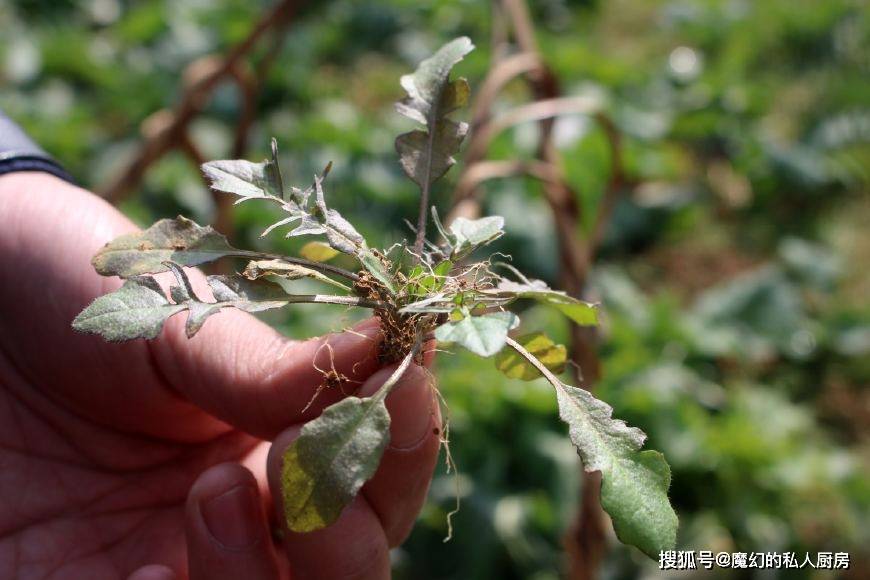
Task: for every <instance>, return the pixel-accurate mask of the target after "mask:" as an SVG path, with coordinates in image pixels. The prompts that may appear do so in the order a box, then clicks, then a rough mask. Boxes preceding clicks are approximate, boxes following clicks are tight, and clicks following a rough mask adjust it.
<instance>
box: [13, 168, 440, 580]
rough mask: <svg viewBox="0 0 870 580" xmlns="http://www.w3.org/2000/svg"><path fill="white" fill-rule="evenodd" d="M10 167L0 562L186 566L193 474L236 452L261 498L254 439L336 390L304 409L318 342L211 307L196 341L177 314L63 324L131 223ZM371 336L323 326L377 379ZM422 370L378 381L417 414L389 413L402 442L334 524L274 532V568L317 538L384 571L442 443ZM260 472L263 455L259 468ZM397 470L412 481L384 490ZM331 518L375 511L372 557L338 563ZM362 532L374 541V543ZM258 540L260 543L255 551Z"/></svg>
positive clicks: (80, 574) (100, 568) (72, 569)
mask: <svg viewBox="0 0 870 580" xmlns="http://www.w3.org/2000/svg"><path fill="white" fill-rule="evenodd" d="M22 182H23V180H20V179H19V180H17V181H13V180H12V179H11V176H10V177H6V178H3V179H0V223H4V224H7V227H5V228H4V229H2V230H0V279H2V280H3V281H4V284H2V285H0V465H2V466H3V469H2V471H0V502H2V504H3V505H2V509H0V534H2V539H0V577H3V578H7V577H8V578H13V577H20V578H42V577H48V576H51V577H61V578H65V577H68V578H113V579H114V578H126V576H127V575H128V574H130V573H131V572H132V571H133V570H135V569H136V568H138V567H140V566H142V565H144V564H148V563H162V564H165V565H168V566H169V567H171V568H172V569H173V570H175V571H176V572H179V573H182V574H183V571H184V569H185V561H186V560H188V559H189V558H193V557H194V555H192V554H188V551H187V548H186V547H185V517H188V520H187V526H188V529H187V536H188V537H187V538H186V540H187V542H188V544H190V542H191V538H190V525H191V524H190V520H189V518H190V513H189V512H190V501H191V500H190V496H191V495H192V494H193V492H191V486H192V485H193V484H194V482H195V481H196V480H197V478H199V477H200V476H201V474H202V473H203V471H205V470H207V469H208V468H209V467H211V466H213V465H217V464H219V463H223V462H236V463H241V462H245V463H246V464H247V466H248V467H250V468H251V469H252V471H253V472H254V476H255V478H256V480H257V485H258V487H259V488H260V489H261V491H262V492H263V493H264V496H265V497H266V500H265V501H266V503H267V504H268V503H269V499H268V489H269V484H268V483H267V475H266V466H265V465H264V459H265V456H266V452H267V450H268V444H267V443H265V442H264V440H273V439H275V438H276V437H278V441H279V442H281V441H282V438H283V443H280V444H279V443H276V447H280V445H281V444H286V443H287V442H289V440H291V439H292V437H293V436H295V433H296V432H298V426H297V427H292V426H293V425H298V424H299V423H301V422H304V420H307V419H310V418H311V417H313V416H315V415H316V414H317V413H319V411H320V410H321V409H322V408H323V406H324V405H326V404H329V403H330V402H332V401H334V400H336V399H337V398H338V396H340V395H339V394H338V393H326V394H325V395H324V396H321V397H319V398H318V405H316V406H312V408H311V409H310V410H309V411H308V412H307V413H306V414H305V415H304V416H303V415H300V409H302V408H303V407H304V406H305V403H307V402H308V400H309V399H310V398H311V396H312V394H313V392H314V390H315V389H316V388H317V386H318V385H319V383H320V379H321V376H320V375H319V373H318V371H317V370H316V369H315V367H314V365H312V361H313V360H314V359H315V358H317V357H318V356H325V355H327V353H326V352H324V350H325V349H319V346H320V344H322V341H310V342H305V343H288V342H287V341H285V340H283V339H282V338H281V337H280V336H278V335H277V334H276V333H274V332H273V331H272V330H271V329H269V328H268V327H266V326H265V325H263V324H262V323H260V322H258V321H256V320H255V319H253V318H252V317H250V316H247V315H244V314H241V313H225V314H222V315H221V316H220V317H217V318H216V319H215V321H214V322H210V323H209V324H207V325H206V327H205V328H204V329H203V330H202V332H201V333H200V334H199V335H197V337H196V338H195V339H193V340H191V341H187V340H186V339H185V338H184V335H183V332H182V331H181V328H180V323H181V321H178V320H170V322H169V323H168V324H167V328H166V329H165V330H164V332H163V334H162V336H161V337H160V338H159V339H158V340H156V341H153V342H150V343H148V342H143V341H136V342H132V343H125V344H111V345H110V344H105V343H102V342H101V341H100V340H99V339H96V338H94V337H84V336H80V335H76V334H75V333H73V332H72V331H71V329H70V327H69V323H70V321H71V320H72V318H73V317H74V316H75V315H76V314H77V313H78V311H79V310H81V308H82V307H83V306H85V305H86V304H87V303H88V302H89V301H90V300H91V299H93V298H94V297H95V296H97V295H99V294H102V293H104V292H105V291H107V290H109V289H111V287H114V286H117V284H118V282H117V281H114V280H108V279H102V278H99V277H98V276H96V275H95V274H93V272H92V271H91V269H90V267H89V265H88V262H89V259H90V256H91V255H92V254H93V253H94V251H95V250H96V249H97V248H99V247H100V246H101V245H102V244H103V243H105V242H106V241H108V240H109V239H111V238H113V237H115V236H117V235H119V234H121V233H124V232H125V231H127V230H129V229H131V228H132V226H131V225H130V224H129V222H127V220H126V219H125V218H123V216H121V215H120V214H118V213H117V212H116V211H114V210H113V209H112V208H110V207H109V206H107V205H106V204H104V203H103V202H102V201H101V200H99V199H97V198H95V197H93V196H91V195H89V194H87V193H86V192H83V191H81V190H78V189H75V188H71V187H69V186H66V185H63V184H61V183H60V182H59V181H57V180H55V179H54V178H50V177H48V176H30V177H29V178H28V179H27V180H26V182H25V183H26V187H25V189H26V191H23V190H21V189H20V188H21V187H22V186H21V185H20V184H21V183H22ZM376 335H377V328H376V326H375V325H372V324H369V325H367V326H365V327H363V328H362V329H361V333H360V334H347V333H345V334H342V335H334V336H332V337H331V338H330V339H329V340H330V344H331V345H332V346H333V347H334V348H333V350H334V351H335V353H336V355H337V356H336V365H337V367H339V370H341V371H342V372H344V373H345V374H348V375H352V376H354V377H355V378H358V379H359V380H361V381H366V385H368V383H369V382H373V381H374V382H376V381H377V380H380V381H381V382H383V380H384V378H385V375H384V372H385V369H381V370H378V369H377V363H376V359H375V357H374V356H372V355H373V353H374V352H375V351H376V349H374V348H373V345H374V340H373V338H374V337H375V336H376ZM359 361H362V363H360V362H359ZM319 366H325V364H323V365H319ZM382 375H383V376H382ZM419 376H422V375H419ZM367 379H368V380H367ZM418 382H420V383H421V387H422V388H415V389H399V390H397V391H396V392H395V393H394V395H391V399H393V401H392V406H391V407H390V411H391V414H394V415H396V413H395V410H396V409H398V408H399V407H402V409H401V413H402V414H403V415H404V414H405V408H406V407H407V408H408V413H411V414H412V415H416V417H412V418H411V419H405V418H402V419H398V418H397V417H395V416H394V424H393V429H392V431H393V440H394V444H395V443H396V442H397V441H400V440H401V441H404V442H405V443H409V444H412V445H404V444H402V445H398V446H396V447H395V448H394V449H392V450H390V451H388V452H387V453H386V454H385V457H384V461H383V462H382V464H381V468H380V470H379V472H378V474H377V475H376V476H375V478H374V479H373V480H372V481H371V482H369V484H367V486H366V487H365V488H364V490H363V495H364V499H359V500H358V502H356V504H359V505H360V506H361V507H359V508H354V509H350V510H348V511H347V512H346V513H345V514H344V515H343V516H342V520H340V522H339V524H336V526H333V528H334V529H327V530H325V531H324V532H318V533H316V534H310V535H307V536H305V537H299V538H295V539H294V538H291V539H290V541H288V542H287V543H285V548H286V549H285V551H284V552H283V553H282V555H281V556H280V558H279V560H278V561H279V565H280V566H281V567H286V565H287V559H288V557H289V560H290V564H289V565H290V566H291V567H293V568H294V571H296V569H298V570H302V569H306V570H309V571H311V570H315V571H316V570H317V569H318V566H321V567H322V565H321V564H317V562H314V561H311V562H309V561H305V559H306V558H307V559H311V558H312V557H313V556H312V555H311V552H312V550H311V548H317V550H320V551H321V552H322V554H321V555H322V556H323V558H324V559H325V561H326V564H323V566H326V567H327V568H329V566H332V567H336V566H339V565H342V566H350V567H351V568H353V566H356V565H357V564H360V565H362V568H360V570H361V573H360V574H357V575H356V576H353V575H351V576H349V577H378V576H381V575H383V574H384V573H385V572H384V566H386V564H384V562H387V560H386V549H387V547H388V546H391V545H395V544H396V543H398V542H399V541H401V539H402V538H403V537H404V536H405V535H406V534H407V532H408V530H409V529H410V525H411V523H412V522H413V519H414V516H415V515H416V512H417V510H418V509H419V507H420V503H421V502H422V499H423V497H424V494H425V490H426V486H427V484H428V479H429V476H430V474H431V469H432V465H433V463H434V460H435V456H436V454H437V447H438V443H437V437H433V436H423V435H422V434H421V430H420V427H422V428H423V429H424V431H423V433H430V434H431V432H432V429H431V425H430V423H431V422H432V421H437V420H438V418H437V410H436V411H433V412H432V413H431V415H432V416H431V417H429V415H430V413H429V408H430V406H431V394H430V393H429V391H428V388H427V387H426V385H425V384H424V381H418ZM366 388H372V387H371V386H364V387H363V390H365V389H366ZM403 391H404V393H403ZM388 406H389V405H388ZM420 415H424V417H422V418H421V417H420ZM415 422H416V424H417V426H416V427H414V424H415ZM288 427H290V429H288ZM403 429H404V430H406V431H407V430H409V429H410V430H411V431H413V433H410V435H409V434H408V433H404V432H403V431H402V430H403ZM282 431H284V433H283V434H281V432H282ZM279 434H281V435H280V436H279ZM400 447H405V448H400ZM273 471H275V470H274V469H273V466H272V464H271V463H270V474H269V478H272V479H274V478H273V473H272V472H273ZM248 477H250V476H249V475H248ZM213 479H214V478H213ZM270 483H272V487H274V485H275V481H274V480H272V481H270ZM197 485H199V483H197ZM396 486H402V488H401V489H405V490H407V489H410V490H411V493H407V492H406V491H403V494H402V495H401V496H400V499H399V500H395V499H393V500H390V499H389V498H391V497H392V498H395V496H396V495H397V493H396V490H397V489H400V488H396ZM186 502H187V504H188V505H186ZM356 504H355V505H356ZM186 509H187V515H186V511H185V510H186ZM269 511H270V512H271V510H269ZM357 512H360V513H363V514H364V515H365V513H368V514H369V516H370V517H369V519H370V520H371V522H369V521H368V520H367V519H366V517H362V516H359V514H357ZM343 520H347V521H348V523H347V524H346V525H348V526H362V527H363V528H365V526H375V525H376V526H377V533H376V534H373V533H367V534H365V535H364V536H361V537H369V536H373V537H375V540H368V539H367V540H365V541H363V542H362V543H363V544H365V543H366V542H372V541H374V542H375V543H376V544H377V542H380V543H381V544H383V545H382V546H381V545H380V544H378V546H379V547H378V546H376V547H378V549H379V550H380V552H383V554H382V556H383V558H381V560H382V562H380V564H378V566H379V567H380V568H379V571H377V570H376V569H375V568H376V567H372V565H371V561H372V558H370V557H369V558H362V556H361V557H360V562H359V563H356V562H353V561H351V562H350V563H346V564H341V562H342V559H344V560H347V556H346V555H345V554H347V553H351V555H352V552H353V549H351V550H348V547H347V546H341V547H340V548H341V550H339V546H333V545H332V544H331V543H330V542H333V540H334V536H336V534H339V535H340V532H341V529H342V526H343V525H344V524H342V521H343ZM357 520H359V521H357ZM361 531H367V530H361ZM378 538H380V539H378ZM333 543H334V542H333ZM302 548H304V549H302ZM363 548H365V550H368V552H366V554H367V555H369V556H370V555H371V553H372V551H371V546H361V547H360V549H361V550H363ZM263 550H264V551H263ZM270 550H271V546H269V549H266V548H261V551H263V554H265V555H266V556H270ZM330 550H336V554H339V553H341V554H342V556H341V557H339V558H335V557H332V556H331V553H330ZM365 550H363V551H362V552H361V554H362V553H363V552H365ZM230 556H232V554H231V555H230ZM230 556H227V557H230ZM232 557H236V556H232ZM221 558H224V556H220V558H218V559H221ZM267 559H268V558H267ZM351 560H353V558H352V557H351ZM375 560H377V559H375ZM215 561H217V560H215ZM224 566H225V567H226V564H224ZM274 566H275V565H274V564H272V565H271V566H265V568H270V569H271V568H274ZM265 568H264V569H265ZM364 568H365V569H364ZM339 571H341V572H342V573H344V571H343V570H339V569H338V568H336V574H337V573H338V572H339ZM52 574H54V575H53V576H52ZM314 575H315V576H316V575H321V576H323V577H328V576H329V575H330V574H329V573H323V574H318V573H314ZM229 577H232V576H229ZM249 577H253V576H249ZM259 577H263V578H272V576H270V575H269V573H266V572H264V573H263V575H262V576H259Z"/></svg>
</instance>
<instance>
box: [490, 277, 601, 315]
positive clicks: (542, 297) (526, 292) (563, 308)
mask: <svg viewBox="0 0 870 580" xmlns="http://www.w3.org/2000/svg"><path fill="white" fill-rule="evenodd" d="M484 293H485V294H493V295H499V296H512V297H514V298H530V299H532V300H537V301H538V302H541V303H542V304H548V305H550V306H552V307H554V308H555V309H556V310H558V311H559V312H561V313H562V314H564V315H565V316H566V317H568V318H570V319H571V320H573V321H574V322H576V323H577V324H579V325H580V326H595V325H596V324H598V306H597V305H596V304H592V303H590V302H584V301H582V300H578V299H576V298H573V297H571V296H569V295H568V294H566V293H564V292H561V291H559V290H553V289H552V288H550V287H549V286H547V285H546V284H545V283H544V282H542V281H541V280H526V283H522V284H520V283H517V282H513V281H512V280H507V279H504V278H503V279H502V280H501V282H500V283H499V285H498V286H497V287H496V288H495V289H493V290H486V291H484Z"/></svg>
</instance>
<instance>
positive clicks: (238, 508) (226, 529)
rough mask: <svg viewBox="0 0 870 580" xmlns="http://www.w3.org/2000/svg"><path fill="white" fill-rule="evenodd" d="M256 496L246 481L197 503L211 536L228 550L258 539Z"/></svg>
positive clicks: (236, 548)
mask: <svg viewBox="0 0 870 580" xmlns="http://www.w3.org/2000/svg"><path fill="white" fill-rule="evenodd" d="M259 509H260V506H259V505H258V503H257V496H256V495H255V493H254V488H253V487H251V486H250V485H246V484H241V485H237V486H235V487H234V488H232V489H230V490H229V491H227V492H224V493H222V494H221V495H218V496H215V497H213V498H211V499H208V500H206V501H205V502H204V503H203V504H201V505H200V511H201V512H202V517H203V519H204V520H205V525H206V527H207V528H208V531H209V533H210V534H211V535H212V537H213V538H214V539H215V540H216V541H217V542H218V543H219V544H221V545H222V546H223V547H225V548H227V549H230V550H239V549H241V548H246V547H248V546H250V545H252V544H254V543H256V542H257V541H258V540H259V539H260V534H261V533H262V530H261V526H260V522H259V521H258V519H257V510H259Z"/></svg>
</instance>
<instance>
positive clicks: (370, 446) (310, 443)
mask: <svg viewBox="0 0 870 580" xmlns="http://www.w3.org/2000/svg"><path fill="white" fill-rule="evenodd" d="M389 439H390V415H389V413H388V412H387V407H386V406H385V405H384V401H383V398H381V397H369V398H365V399H358V398H356V397H348V398H347V399H344V400H343V401H340V402H338V403H336V404H335V405H332V406H331V407H329V408H327V409H326V410H325V411H323V413H322V414H321V415H320V417H318V418H317V419H315V420H313V421H310V422H309V423H306V424H305V426H304V427H303V428H302V432H301V433H300V435H299V438H298V439H296V441H294V442H293V443H292V444H291V445H290V447H288V448H287V450H286V451H285V452H284V458H283V459H284V460H283V464H282V467H281V489H282V496H283V500H284V515H285V517H286V519H287V527H288V528H289V529H290V530H291V531H293V532H311V531H314V530H319V529H321V528H325V527H326V526H328V525H329V524H331V523H333V522H334V521H335V520H337V519H338V517H339V516H340V515H341V511H342V510H343V509H344V507H345V506H346V505H347V504H349V503H350V502H351V500H353V498H354V496H355V495H356V494H357V492H358V491H359V489H360V488H361V487H362V485H363V484H364V483H365V482H366V481H367V480H368V479H370V478H371V477H372V475H374V473H375V471H376V470H377V468H378V463H379V462H380V460H381V455H383V452H384V448H385V447H386V446H387V443H388V441H389Z"/></svg>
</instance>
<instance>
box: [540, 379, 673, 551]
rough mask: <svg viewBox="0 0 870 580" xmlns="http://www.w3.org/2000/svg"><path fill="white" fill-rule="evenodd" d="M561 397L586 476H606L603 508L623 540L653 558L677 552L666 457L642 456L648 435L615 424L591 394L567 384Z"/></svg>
mask: <svg viewBox="0 0 870 580" xmlns="http://www.w3.org/2000/svg"><path fill="white" fill-rule="evenodd" d="M556 397H557V399H558V402H559V416H560V417H561V418H562V420H563V421H565V422H566V423H568V431H569V434H570V437H571V441H572V442H573V443H574V445H575V446H576V447H577V452H578V453H579V455H580V457H581V459H583V465H584V467H585V469H586V471H600V472H601V476H602V480H601V505H602V507H603V508H604V509H605V511H607V513H608V514H610V518H611V519H612V520H613V529H614V530H615V531H616V535H617V537H618V538H619V540H620V541H621V542H623V543H625V544H631V545H633V546H635V547H637V548H639V549H640V550H641V551H642V552H644V553H645V554H647V555H648V556H649V557H651V558H657V557H658V554H659V552H660V551H661V550H669V549H673V547H674V544H675V543H676V535H677V525H678V520H677V514H676V513H675V512H674V509H673V508H672V507H671V504H670V501H669V500H668V487H669V486H670V484H671V470H670V467H668V464H667V462H666V461H665V458H664V456H663V455H662V454H661V453H659V452H658V451H652V450H648V451H639V450H640V448H641V446H642V445H643V442H644V439H645V438H646V436H645V435H644V433H643V432H642V431H641V430H640V429H637V428H634V427H629V426H627V425H626V424H625V423H624V422H623V421H619V420H615V419H613V418H612V417H611V415H612V413H613V409H612V408H611V407H610V405H608V404H606V403H604V402H602V401H599V400H598V399H596V398H595V397H593V396H592V395H591V394H590V393H589V392H588V391H586V390H583V389H579V388H577V387H572V386H570V385H566V384H564V383H562V384H561V386H560V387H557V388H556Z"/></svg>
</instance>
